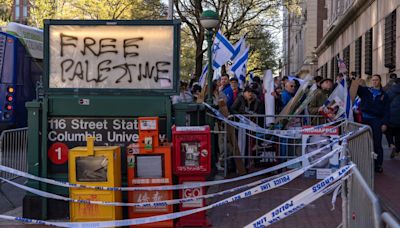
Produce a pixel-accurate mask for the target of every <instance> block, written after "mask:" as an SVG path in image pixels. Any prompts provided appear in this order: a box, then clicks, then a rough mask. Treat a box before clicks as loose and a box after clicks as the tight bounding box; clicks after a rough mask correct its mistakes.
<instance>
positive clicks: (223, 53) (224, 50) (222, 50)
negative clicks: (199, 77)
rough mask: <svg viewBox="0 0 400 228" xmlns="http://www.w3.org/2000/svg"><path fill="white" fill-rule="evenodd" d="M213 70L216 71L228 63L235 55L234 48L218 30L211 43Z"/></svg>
mask: <svg viewBox="0 0 400 228" xmlns="http://www.w3.org/2000/svg"><path fill="white" fill-rule="evenodd" d="M212 53H213V69H214V70H216V69H218V68H220V67H221V66H222V65H224V64H225V63H226V62H228V61H229V60H230V59H231V58H232V56H233V55H234V53H235V48H234V47H233V45H232V44H231V43H230V42H229V40H228V39H226V37H225V36H224V35H223V34H222V33H221V30H219V31H218V32H217V34H216V36H215V39H214V43H213V49H212Z"/></svg>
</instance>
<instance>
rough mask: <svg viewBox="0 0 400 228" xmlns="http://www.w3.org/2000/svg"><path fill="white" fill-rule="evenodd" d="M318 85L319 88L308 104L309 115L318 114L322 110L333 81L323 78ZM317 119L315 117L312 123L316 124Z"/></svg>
mask: <svg viewBox="0 0 400 228" xmlns="http://www.w3.org/2000/svg"><path fill="white" fill-rule="evenodd" d="M320 85H321V88H319V89H317V92H316V93H315V95H314V97H313V98H312V99H311V101H310V103H309V104H308V112H309V113H310V115H319V114H320V113H321V112H322V111H323V108H324V103H325V101H326V100H327V99H328V98H329V95H330V94H331V92H332V88H333V81H332V80H331V79H329V78H325V79H323V80H322V81H321V82H320ZM317 121H318V120H317V119H315V120H313V123H315V124H318V123H317ZM319 124H320V123H319Z"/></svg>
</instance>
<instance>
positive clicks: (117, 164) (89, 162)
mask: <svg viewBox="0 0 400 228" xmlns="http://www.w3.org/2000/svg"><path fill="white" fill-rule="evenodd" d="M68 167H69V182H71V183H72V184H82V185H89V186H101V187H120V186H121V151H120V147H116V146H109V147H105V146H101V147H94V138H93V137H88V139H87V147H75V148H73V149H71V150H70V151H69V154H68ZM69 193H70V197H71V198H73V199H78V200H92V201H107V202H121V192H120V191H106V190H97V189H83V188H82V189H79V188H71V189H70V191H69ZM70 218H71V221H72V222H86V221H109V220H120V219H122V209H121V207H114V206H103V205H96V204H84V203H70Z"/></svg>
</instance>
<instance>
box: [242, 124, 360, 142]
mask: <svg viewBox="0 0 400 228" xmlns="http://www.w3.org/2000/svg"><path fill="white" fill-rule="evenodd" d="M343 124H345V122H342V123H340V124H339V125H337V126H336V127H340V126H342V125H343ZM362 128H364V126H363V127H362ZM362 128H360V130H361V129H362ZM246 135H248V136H250V137H252V138H254V139H257V140H260V141H264V142H267V143H272V144H278V145H287V146H301V145H306V146H309V145H317V144H322V143H330V142H332V139H330V138H329V139H322V140H319V141H316V142H307V143H285V142H278V141H273V140H268V139H264V138H261V137H258V136H255V135H252V134H250V133H247V132H246Z"/></svg>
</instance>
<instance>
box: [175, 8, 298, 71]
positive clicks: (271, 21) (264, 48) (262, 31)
mask: <svg viewBox="0 0 400 228" xmlns="http://www.w3.org/2000/svg"><path fill="white" fill-rule="evenodd" d="M299 3H300V0H196V1H193V0H174V4H175V9H176V13H177V15H178V16H179V18H180V19H181V20H182V22H183V25H184V26H187V28H188V31H190V33H191V37H192V38H193V42H194V43H195V45H196V47H193V49H195V57H196V58H195V64H196V65H195V66H192V67H191V68H192V69H194V70H195V75H196V78H198V77H199V76H200V74H201V70H202V65H203V54H204V53H205V48H206V47H207V45H205V44H204V28H202V26H201V24H200V15H201V13H202V12H203V10H206V9H212V10H215V11H216V12H218V14H219V19H220V25H219V28H220V29H221V30H222V32H223V33H224V35H225V36H226V37H227V38H228V39H229V40H230V41H231V42H232V41H237V40H239V39H240V37H241V36H243V35H245V36H246V37H248V43H250V47H251V50H252V51H251V54H250V60H249V65H250V66H249V68H248V70H249V71H250V70H255V71H257V72H261V71H263V70H265V69H267V68H271V69H273V68H275V67H276V66H277V65H278V63H277V60H278V57H277V52H278V45H277V43H276V42H277V41H274V39H273V38H272V36H271V30H273V29H275V30H277V29H281V23H282V21H280V17H279V13H280V10H281V9H282V7H286V8H287V9H288V10H289V11H290V12H295V13H296V12H298V11H299V10H300V12H301V8H300V7H299V5H298V4H299ZM232 43H234V42H232ZM193 49H190V51H193ZM182 51H183V56H186V53H185V52H184V51H185V50H182ZM187 56H190V55H187ZM184 67H190V66H188V65H185V66H184ZM185 70H187V69H185Z"/></svg>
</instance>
